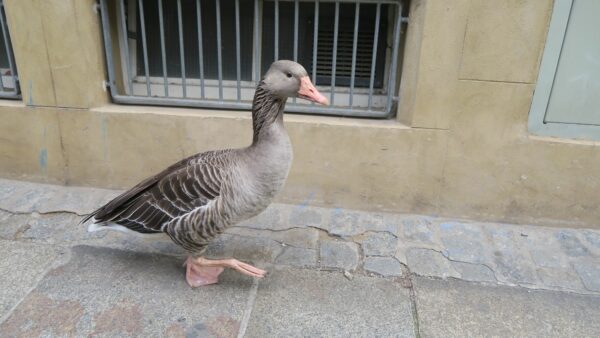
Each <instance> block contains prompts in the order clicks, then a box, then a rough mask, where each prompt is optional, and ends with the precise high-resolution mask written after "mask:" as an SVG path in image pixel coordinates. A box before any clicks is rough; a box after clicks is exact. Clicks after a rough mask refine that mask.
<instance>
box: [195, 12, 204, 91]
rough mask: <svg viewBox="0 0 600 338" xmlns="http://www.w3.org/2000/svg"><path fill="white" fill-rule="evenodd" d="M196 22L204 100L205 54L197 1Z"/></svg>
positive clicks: (201, 89)
mask: <svg viewBox="0 0 600 338" xmlns="http://www.w3.org/2000/svg"><path fill="white" fill-rule="evenodd" d="M196 20H197V21H198V56H199V62H200V65H199V66H200V97H201V98H204V54H203V51H202V49H203V46H202V12H201V9H200V0H196Z"/></svg>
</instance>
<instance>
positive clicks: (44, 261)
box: [0, 240, 64, 320]
mask: <svg viewBox="0 0 600 338" xmlns="http://www.w3.org/2000/svg"><path fill="white" fill-rule="evenodd" d="M62 254H64V250H61V249H60V248H55V247H52V246H48V245H36V244H31V243H21V242H13V241H4V240H0V276H1V277H0V320H1V319H2V318H4V317H6V316H7V315H8V314H9V312H10V310H11V309H12V308H13V307H14V306H15V305H16V304H17V303H18V302H19V301H20V300H21V299H22V298H23V297H25V296H26V295H27V294H28V293H29V291H30V290H31V289H33V288H34V287H35V286H36V285H37V283H38V282H39V281H40V280H41V279H42V278H43V277H44V274H45V273H46V271H48V270H50V269H52V268H53V266H54V264H55V263H56V262H57V259H58V258H59V257H60V256H61V255H62Z"/></svg>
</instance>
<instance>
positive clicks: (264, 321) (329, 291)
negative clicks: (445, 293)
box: [246, 268, 415, 338]
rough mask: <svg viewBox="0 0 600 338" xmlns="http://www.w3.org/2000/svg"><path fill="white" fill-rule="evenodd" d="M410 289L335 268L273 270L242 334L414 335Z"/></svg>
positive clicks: (262, 286) (258, 295)
mask: <svg viewBox="0 0 600 338" xmlns="http://www.w3.org/2000/svg"><path fill="white" fill-rule="evenodd" d="M414 336H415V331H414V325H413V317H412V310H411V300H410V296H409V290H408V289H404V288H402V287H401V285H400V283H399V282H396V281H394V280H390V279H383V278H369V277H362V276H355V277H354V278H353V279H352V280H348V279H347V278H345V277H344V275H342V274H340V273H338V272H324V271H312V270H291V269H281V268H279V269H275V270H273V271H271V273H270V274H269V276H268V277H267V278H265V280H263V281H261V282H260V284H259V287H258V294H257V296H256V302H255V304H254V308H253V310H252V315H251V316H250V321H249V324H248V328H247V331H246V337H257V338H258V337H414Z"/></svg>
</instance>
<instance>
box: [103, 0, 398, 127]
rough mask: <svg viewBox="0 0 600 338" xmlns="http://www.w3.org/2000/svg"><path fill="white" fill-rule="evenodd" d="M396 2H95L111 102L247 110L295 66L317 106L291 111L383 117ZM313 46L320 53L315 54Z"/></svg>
mask: <svg viewBox="0 0 600 338" xmlns="http://www.w3.org/2000/svg"><path fill="white" fill-rule="evenodd" d="M403 5H404V1H401V0H369V1H366V2H362V3H357V2H353V1H339V2H329V1H267V0H208V1H200V0H177V1H170V0H137V1H134V0H129V1H128V0H121V1H115V0H101V8H102V13H103V18H102V20H103V24H104V38H105V46H106V49H107V60H108V66H109V76H110V89H111V94H112V96H113V99H114V100H115V102H119V103H125V104H156V105H170V106H192V107H205V108H225V109H250V108H251V101H252V98H253V95H254V89H255V87H256V84H257V83H258V81H259V80H260V76H261V75H262V74H264V72H266V70H267V69H268V67H269V65H270V64H271V63H272V62H273V61H274V60H279V59H288V60H296V61H298V62H299V63H301V64H302V65H304V67H305V68H306V70H307V71H308V73H309V75H310V76H311V79H312V81H313V82H314V83H315V84H316V86H317V88H318V89H319V91H321V92H322V93H323V94H324V95H325V96H327V97H328V98H329V99H330V102H331V106H328V107H322V106H316V105H314V104H311V103H308V102H306V101H303V100H300V99H298V100H296V99H290V100H289V102H288V106H287V111H291V112H298V113H311V114H326V115H341V116H364V117H374V118H385V117H390V116H391V115H393V112H394V110H395V107H396V106H397V96H396V95H397V92H398V87H399V79H400V74H399V73H400V72H399V70H400V68H401V67H400V62H401V55H402V54H403V53H402V47H403V46H402V41H403V34H402V31H403V29H404V28H405V27H404V22H405V21H406V20H402V15H403V12H406V6H403ZM315 47H316V48H315Z"/></svg>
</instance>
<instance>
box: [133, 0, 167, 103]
mask: <svg viewBox="0 0 600 338" xmlns="http://www.w3.org/2000/svg"><path fill="white" fill-rule="evenodd" d="M122 3H123V1H121V4H122ZM124 16H125V15H123V17H124ZM158 20H159V25H160V53H161V57H162V71H163V82H164V86H165V96H166V97H168V96H169V80H168V79H167V53H166V51H165V23H164V18H163V3H162V0H158ZM124 24H125V19H123V25H124ZM126 54H127V53H126ZM127 60H129V56H127ZM128 62H129V61H128ZM128 74H129V73H128ZM132 92H133V90H132Z"/></svg>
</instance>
